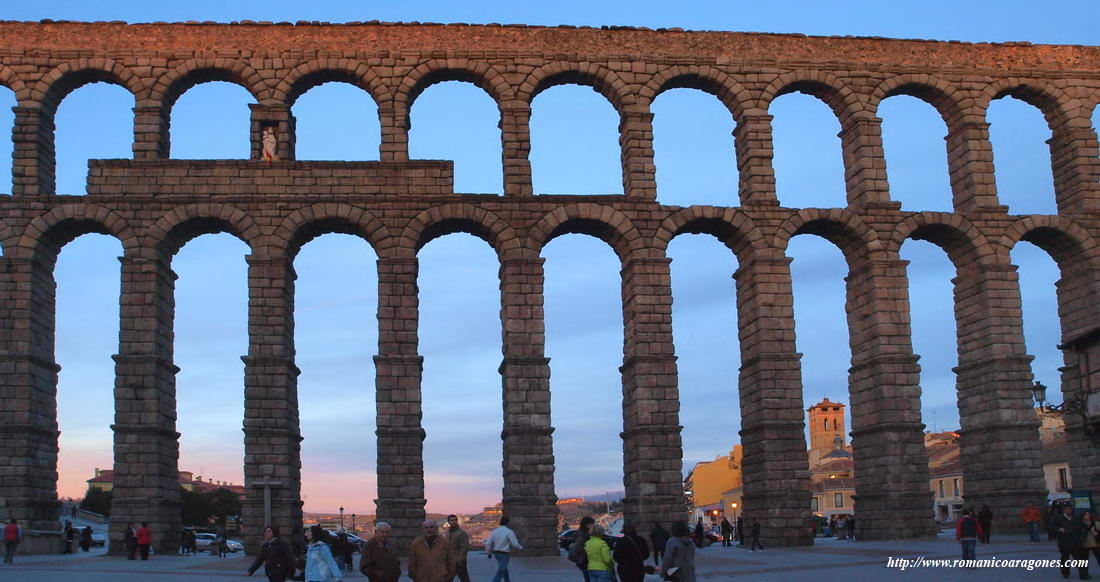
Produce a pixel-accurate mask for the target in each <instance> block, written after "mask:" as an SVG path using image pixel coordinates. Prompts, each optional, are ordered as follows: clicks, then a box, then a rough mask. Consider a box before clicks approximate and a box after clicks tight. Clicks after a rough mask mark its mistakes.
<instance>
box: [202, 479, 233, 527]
mask: <svg viewBox="0 0 1100 582" xmlns="http://www.w3.org/2000/svg"><path fill="white" fill-rule="evenodd" d="M203 496H205V497H206V499H207V502H208V504H209V509H210V515H212V516H214V517H216V518H217V519H218V521H219V522H221V523H225V518H226V517H227V516H230V515H240V514H241V499H240V498H239V497H237V494H236V493H233V492H232V491H230V490H228V489H226V488H224V487H219V488H217V489H215V490H213V491H209V492H207V493H203Z"/></svg>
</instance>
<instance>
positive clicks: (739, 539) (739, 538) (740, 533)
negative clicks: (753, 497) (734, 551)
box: [737, 516, 745, 546]
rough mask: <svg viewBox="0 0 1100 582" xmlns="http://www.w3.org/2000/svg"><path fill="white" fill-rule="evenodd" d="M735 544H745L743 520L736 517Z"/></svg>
mask: <svg viewBox="0 0 1100 582" xmlns="http://www.w3.org/2000/svg"><path fill="white" fill-rule="evenodd" d="M737 545H739V546H743V545H745V520H743V519H741V516H738V517H737Z"/></svg>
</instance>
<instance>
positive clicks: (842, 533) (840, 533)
mask: <svg viewBox="0 0 1100 582" xmlns="http://www.w3.org/2000/svg"><path fill="white" fill-rule="evenodd" d="M847 535H848V520H847V518H845V517H844V516H843V515H842V516H840V517H839V518H837V520H836V539H838V540H843V539H845V538H846V537H847Z"/></svg>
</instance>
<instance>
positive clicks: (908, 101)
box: [878, 95, 953, 212]
mask: <svg viewBox="0 0 1100 582" xmlns="http://www.w3.org/2000/svg"><path fill="white" fill-rule="evenodd" d="M878 116H879V117H880V118H882V147H883V151H884V156H885V158H886V171H887V174H888V177H889V182H890V198H891V199H892V200H895V201H898V202H901V207H902V209H903V210H914V211H927V210H934V211H943V212H951V211H952V209H953V207H952V199H951V180H950V174H948V171H947V149H946V148H945V147H944V137H945V136H946V135H947V125H946V124H945V123H944V122H943V117H942V116H941V115H940V114H939V112H938V111H936V109H935V108H934V107H933V106H932V105H931V104H929V103H927V102H925V101H923V100H921V99H918V98H916V97H909V96H907V95H897V96H893V97H889V98H887V99H885V100H884V101H883V102H882V103H881V104H880V105H879V114H878Z"/></svg>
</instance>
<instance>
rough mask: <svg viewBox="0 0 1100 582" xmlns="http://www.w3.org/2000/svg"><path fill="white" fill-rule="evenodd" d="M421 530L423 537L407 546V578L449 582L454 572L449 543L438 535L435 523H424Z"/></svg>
mask: <svg viewBox="0 0 1100 582" xmlns="http://www.w3.org/2000/svg"><path fill="white" fill-rule="evenodd" d="M422 528H423V530H424V535H422V536H420V537H418V538H416V539H414V540H413V541H412V544H410V545H409V578H412V580H413V582H451V580H454V577H455V570H454V552H453V551H452V550H451V544H450V542H448V541H447V540H445V539H443V537H442V536H440V535H439V524H437V523H436V522H435V521H433V520H430V519H429V520H427V521H425V522H424V523H423V525H422ZM486 549H488V543H486Z"/></svg>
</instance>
